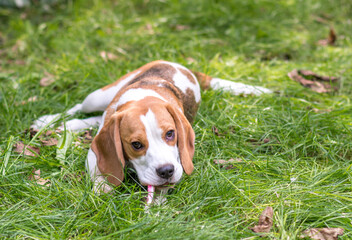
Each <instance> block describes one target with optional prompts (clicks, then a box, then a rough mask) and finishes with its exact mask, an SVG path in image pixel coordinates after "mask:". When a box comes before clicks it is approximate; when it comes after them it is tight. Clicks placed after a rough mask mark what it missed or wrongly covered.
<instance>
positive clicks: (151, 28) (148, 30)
mask: <svg viewBox="0 0 352 240" xmlns="http://www.w3.org/2000/svg"><path fill="white" fill-rule="evenodd" d="M144 28H145V30H147V32H148V33H149V34H154V33H155V31H154V29H153V25H152V24H150V23H147V24H146V25H145V27H144Z"/></svg>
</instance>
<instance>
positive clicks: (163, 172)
mask: <svg viewBox="0 0 352 240" xmlns="http://www.w3.org/2000/svg"><path fill="white" fill-rule="evenodd" d="M174 171H175V168H174V165H172V164H166V165H164V166H162V167H160V168H158V169H156V173H157V174H158V176H159V177H161V178H165V179H168V178H170V177H172V175H174Z"/></svg>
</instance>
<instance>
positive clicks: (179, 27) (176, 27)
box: [175, 25, 190, 31]
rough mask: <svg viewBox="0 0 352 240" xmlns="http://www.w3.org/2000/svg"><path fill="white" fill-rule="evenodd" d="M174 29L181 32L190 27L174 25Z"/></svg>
mask: <svg viewBox="0 0 352 240" xmlns="http://www.w3.org/2000/svg"><path fill="white" fill-rule="evenodd" d="M175 29H176V30H177V31H183V30H187V29H190V27H189V26H187V25H176V26H175Z"/></svg>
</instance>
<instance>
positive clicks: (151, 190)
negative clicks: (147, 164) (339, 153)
mask: <svg viewBox="0 0 352 240" xmlns="http://www.w3.org/2000/svg"><path fill="white" fill-rule="evenodd" d="M154 190H155V188H154V186H152V185H148V197H147V204H151V203H152V202H153V196H154Z"/></svg>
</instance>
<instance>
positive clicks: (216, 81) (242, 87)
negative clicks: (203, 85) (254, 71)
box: [210, 78, 272, 95]
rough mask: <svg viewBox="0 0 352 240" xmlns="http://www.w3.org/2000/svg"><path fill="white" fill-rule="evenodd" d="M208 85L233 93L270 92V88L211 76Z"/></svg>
mask: <svg viewBox="0 0 352 240" xmlns="http://www.w3.org/2000/svg"><path fill="white" fill-rule="evenodd" d="M210 87H211V88H212V89H214V90H218V89H220V90H224V91H227V92H230V93H231V94H233V95H239V94H255V95H261V94H263V93H272V91H271V90H270V89H267V88H264V87H258V86H251V85H247V84H243V83H236V82H231V81H229V80H224V79H220V78H213V79H212V80H211V81H210Z"/></svg>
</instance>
